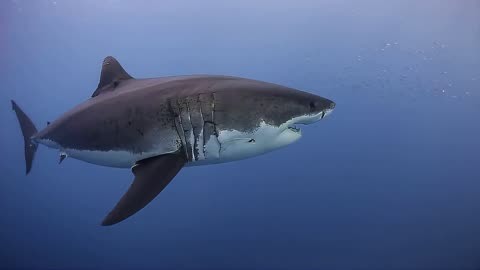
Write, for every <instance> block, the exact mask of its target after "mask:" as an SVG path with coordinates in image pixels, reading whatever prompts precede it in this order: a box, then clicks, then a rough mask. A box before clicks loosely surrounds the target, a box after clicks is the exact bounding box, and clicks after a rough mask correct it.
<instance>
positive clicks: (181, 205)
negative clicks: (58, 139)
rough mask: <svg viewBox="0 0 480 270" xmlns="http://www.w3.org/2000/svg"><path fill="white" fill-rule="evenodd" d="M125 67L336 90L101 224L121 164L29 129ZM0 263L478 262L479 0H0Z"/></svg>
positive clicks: (476, 265)
mask: <svg viewBox="0 0 480 270" xmlns="http://www.w3.org/2000/svg"><path fill="white" fill-rule="evenodd" d="M107 55H113V56H115V57H116V58H117V59H118V60H119V62H120V63H121V64H122V65H123V67H124V68H125V69H126V70H127V72H129V73H130V74H131V75H132V76H134V77H138V78H140V77H156V76H166V75H181V74H199V73H201V74H225V75H235V76H241V77H248V78H253V79H258V80H263V81H269V82H273V83H277V84H282V85H286V86H290V87H294V88H297V89H302V90H305V91H309V92H312V93H315V94H318V95H320V96H324V97H326V98H329V99H332V100H333V101H335V102H336V104H337V106H336V109H335V111H334V112H333V113H332V114H331V115H330V116H329V117H327V118H326V119H324V120H322V121H320V122H319V123H316V124H314V125H310V126H307V127H303V128H302V130H303V138H302V139H301V140H300V141H298V142H297V143H295V144H293V145H290V146H288V147H286V148H283V149H281V150H278V151H275V152H272V153H269V154H266V155H263V156H259V157H256V158H252V159H247V160H242V161H238V162H232V163H226V164H220V165H211V166H202V167H194V168H186V169H184V170H182V171H181V172H180V174H179V175H178V176H177V177H176V178H175V180H174V181H172V183H171V184H170V185H169V186H168V187H167V188H166V189H165V190H164V191H163V192H162V193H161V195H160V196H158V197H157V198H156V199H155V200H154V201H153V202H152V203H150V204H149V205H148V206H147V207H146V208H145V209H143V210H142V211H140V212H139V213H138V214H136V215H135V216H133V217H131V218H129V219H127V220H125V221H124V222H122V223H120V224H118V225H115V226H112V227H101V226H99V224H100V222H101V220H102V219H103V217H104V216H105V215H106V214H107V213H108V212H109V211H110V210H111V208H112V207H113V206H114V205H115V204H116V202H117V201H118V199H119V198H120V197H121V196H122V195H123V193H124V192H125V191H126V189H127V188H128V187H129V185H130V183H131V180H132V178H133V177H132V174H131V172H130V171H129V170H126V169H114V168H107V167H100V166H94V165H91V164H87V163H84V162H81V161H77V160H74V159H67V160H65V161H64V162H63V163H62V164H61V165H58V159H59V157H58V155H59V154H58V152H56V151H54V150H51V149H47V148H46V147H43V146H42V147H40V148H39V151H38V152H37V155H36V158H35V161H34V165H33V169H32V172H31V173H30V174H29V175H28V177H27V176H25V167H24V166H25V165H24V156H23V139H22V136H21V132H20V128H19V125H18V123H17V119H16V117H15V114H14V112H13V111H11V105H10V99H14V100H16V101H17V102H18V104H19V105H20V106H21V107H22V108H23V109H24V110H25V112H26V113H27V114H29V115H30V116H31V118H32V120H33V121H34V123H35V124H36V125H37V127H39V128H41V127H44V126H45V125H46V123H47V121H52V120H54V119H56V118H57V117H58V116H60V115H61V114H62V113H63V112H65V111H67V110H69V109H70V108H72V107H73V106H75V105H76V104H78V103H80V102H82V101H84V100H86V99H88V98H89V97H90V95H91V94H92V92H93V91H94V90H95V88H96V86H97V84H98V79H99V76H100V68H101V63H102V60H103V58H104V57H105V56H107ZM0 82H1V90H0V100H1V105H2V106H1V109H0V123H1V129H0V130H1V131H0V136H1V137H0V149H1V150H2V155H1V162H0V171H1V172H2V175H1V177H0V178H1V181H0V211H1V218H0V243H1V245H0V268H24V269H32V268H42V269H45V268H51V269H72V268H78V269H85V268H92V269H95V268H103V269H145V268H155V269H480V120H479V118H480V1H478V0H421V1H419V0H405V1H400V0H398V1H384V0H366V1H355V0H349V1H348V0H339V1H334V0H330V1H314V0H311V1H309V0H298V1H273V0H265V1H260V0H257V1H253V0H243V1H221V0H205V1H193V0H192V1H182V0H180V1H173V0H172V1H114V0H110V1H91V0H88V1H66V0H57V1H51V0H49V1H45V0H38V1H33V0H13V1H12V0H5V1H1V2H0Z"/></svg>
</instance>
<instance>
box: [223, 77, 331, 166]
mask: <svg viewBox="0 0 480 270" xmlns="http://www.w3.org/2000/svg"><path fill="white" fill-rule="evenodd" d="M228 87H229V88H230V90H229V91H219V92H216V93H215V94H214V99H215V111H214V114H215V123H216V127H217V130H218V132H219V138H218V139H219V142H220V144H221V146H222V147H221V148H222V151H224V153H223V154H224V157H225V158H232V159H238V158H243V157H249V156H253V155H257V154H261V153H265V152H269V151H271V150H274V149H277V148H280V147H283V146H286V145H288V144H291V143H293V142H295V141H297V140H298V139H299V138H301V136H302V132H301V130H300V128H299V125H308V124H312V123H315V122H317V121H319V120H321V119H323V118H325V117H326V116H327V115H329V114H330V113H331V112H332V111H333V109H334V108H335V103H334V102H333V101H331V100H329V99H326V98H323V97H320V96H317V95H314V94H311V93H307V92H303V91H299V90H295V89H292V88H287V87H283V86H279V85H275V84H270V83H264V82H258V81H250V80H247V81H236V82H235V84H233V83H232V82H229V84H228ZM232 88H233V89H232Z"/></svg>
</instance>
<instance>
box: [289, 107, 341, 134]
mask: <svg viewBox="0 0 480 270" xmlns="http://www.w3.org/2000/svg"><path fill="white" fill-rule="evenodd" d="M332 110H333V109H326V110H324V111H321V112H320V113H317V114H314V115H304V116H301V117H298V118H294V119H292V120H291V121H289V122H290V124H289V125H288V126H287V129H288V130H290V131H292V132H295V133H301V130H300V128H299V127H298V125H309V124H311V123H314V122H317V121H320V120H322V119H323V118H325V116H327V115H328V114H330V113H331V112H332Z"/></svg>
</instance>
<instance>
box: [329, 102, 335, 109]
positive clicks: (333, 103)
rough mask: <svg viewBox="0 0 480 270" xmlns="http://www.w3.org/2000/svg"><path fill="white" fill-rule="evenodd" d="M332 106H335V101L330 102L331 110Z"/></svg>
mask: <svg viewBox="0 0 480 270" xmlns="http://www.w3.org/2000/svg"><path fill="white" fill-rule="evenodd" d="M334 108H335V102H332V103H330V109H332V110H333V109H334Z"/></svg>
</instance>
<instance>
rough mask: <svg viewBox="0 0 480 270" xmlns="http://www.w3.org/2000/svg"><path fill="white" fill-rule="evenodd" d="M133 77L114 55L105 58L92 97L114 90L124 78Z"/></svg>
mask: <svg viewBox="0 0 480 270" xmlns="http://www.w3.org/2000/svg"><path fill="white" fill-rule="evenodd" d="M129 79H133V77H132V76H130V75H129V74H128V73H127V72H126V71H125V69H123V67H122V66H121V65H120V63H118V61H117V59H115V58H114V57H113V56H107V57H105V59H104V60H103V64H102V73H101V74H100V82H99V83H98V87H97V89H96V90H95V92H93V94H92V97H95V96H98V95H100V94H102V93H105V92H109V91H112V90H114V89H115V88H116V87H117V86H118V84H119V83H120V82H121V81H123V80H129Z"/></svg>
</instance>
